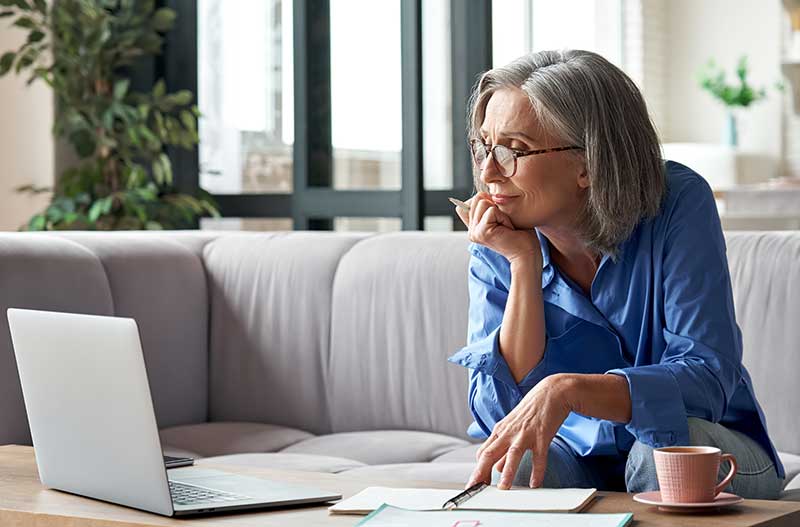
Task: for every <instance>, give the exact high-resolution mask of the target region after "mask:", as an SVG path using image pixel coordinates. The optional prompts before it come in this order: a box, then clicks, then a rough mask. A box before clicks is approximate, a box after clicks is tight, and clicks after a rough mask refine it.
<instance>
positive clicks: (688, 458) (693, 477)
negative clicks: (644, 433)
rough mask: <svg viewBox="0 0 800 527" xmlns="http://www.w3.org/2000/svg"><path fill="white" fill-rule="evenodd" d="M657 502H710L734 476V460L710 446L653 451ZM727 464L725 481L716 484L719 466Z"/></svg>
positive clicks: (731, 456) (675, 447) (678, 447)
mask: <svg viewBox="0 0 800 527" xmlns="http://www.w3.org/2000/svg"><path fill="white" fill-rule="evenodd" d="M653 457H654V458H655V462H656V475H657V476H658V486H659V487H660V488H661V501H663V502H667V503H710V502H712V501H714V498H715V497H717V495H718V494H719V493H720V492H722V489H724V488H725V487H727V486H728V483H730V482H731V480H732V479H733V477H734V476H735V475H736V468H737V467H736V458H735V457H733V455H731V454H723V453H722V452H721V451H720V449H719V448H714V447H710V446H674V447H665V448H656V449H654V450H653ZM722 461H728V462H730V464H731V470H730V472H729V473H728V475H727V476H725V479H723V480H722V481H721V482H720V483H717V478H718V476H717V474H718V473H719V465H720V463H721V462H722Z"/></svg>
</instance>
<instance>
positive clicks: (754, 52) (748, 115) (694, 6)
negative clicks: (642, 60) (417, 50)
mask: <svg viewBox="0 0 800 527" xmlns="http://www.w3.org/2000/svg"><path fill="white" fill-rule="evenodd" d="M665 4H666V9H667V11H666V17H667V42H666V49H667V53H666V57H667V63H666V67H667V71H666V75H665V79H666V88H667V89H666V93H667V101H666V106H667V112H666V119H665V120H664V122H663V123H662V130H661V132H662V135H663V139H664V141H665V142H701V143H719V142H720V141H721V138H722V134H723V130H724V126H725V110H724V107H723V105H722V104H721V103H719V102H717V101H716V100H715V99H714V98H713V97H711V95H710V94H708V93H707V92H705V91H702V90H701V89H700V87H699V85H698V83H697V80H696V77H697V75H696V73H697V70H698V69H699V68H700V67H701V66H702V65H704V64H705V63H706V62H707V61H708V59H709V58H714V60H715V61H716V62H717V63H718V64H720V65H722V66H723V67H724V68H725V69H726V71H728V72H730V73H729V74H728V78H729V79H730V80H733V78H734V77H733V71H734V67H735V65H736V62H737V60H738V58H739V56H740V55H742V54H746V55H747V56H748V59H749V64H750V74H749V76H748V80H749V81H750V82H751V83H752V84H753V85H755V86H757V87H760V86H767V88H768V98H767V99H766V100H764V101H761V102H759V103H756V104H754V105H753V106H751V107H750V108H749V109H748V110H746V111H744V112H743V116H742V117H741V119H740V121H741V124H740V126H739V139H740V146H741V148H742V149H744V150H753V151H757V152H762V153H765V154H769V155H771V156H775V157H776V158H777V157H779V156H780V155H781V112H782V106H783V105H782V95H781V94H780V93H778V92H776V91H775V90H774V89H772V87H773V86H774V84H775V82H776V81H778V80H780V79H781V72H780V62H781V30H782V27H783V25H782V24H783V22H784V18H783V17H784V13H783V8H782V7H781V2H780V1H779V0H767V1H763V0H699V1H698V0H668V1H666V2H665Z"/></svg>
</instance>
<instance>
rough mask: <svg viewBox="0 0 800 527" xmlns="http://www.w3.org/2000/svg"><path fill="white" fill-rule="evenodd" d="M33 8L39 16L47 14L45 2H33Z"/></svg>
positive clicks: (39, 0) (41, 0)
mask: <svg viewBox="0 0 800 527" xmlns="http://www.w3.org/2000/svg"><path fill="white" fill-rule="evenodd" d="M33 7H35V8H36V10H37V11H39V12H40V13H41V14H43V15H46V14H47V2H45V0H33Z"/></svg>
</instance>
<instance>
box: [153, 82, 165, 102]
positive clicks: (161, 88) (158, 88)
mask: <svg viewBox="0 0 800 527" xmlns="http://www.w3.org/2000/svg"><path fill="white" fill-rule="evenodd" d="M166 92H167V87H166V86H165V85H164V79H159V80H158V82H157V83H156V85H155V86H153V97H155V98H156V99H160V98H161V97H163V96H164V94H165V93H166Z"/></svg>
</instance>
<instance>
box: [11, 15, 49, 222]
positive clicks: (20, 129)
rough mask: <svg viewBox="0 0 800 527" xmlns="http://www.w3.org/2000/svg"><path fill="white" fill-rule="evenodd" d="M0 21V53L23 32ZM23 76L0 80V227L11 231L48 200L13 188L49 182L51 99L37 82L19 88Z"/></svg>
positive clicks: (16, 42) (19, 41) (18, 41)
mask: <svg viewBox="0 0 800 527" xmlns="http://www.w3.org/2000/svg"><path fill="white" fill-rule="evenodd" d="M7 26H8V19H7V18H6V19H2V20H0V54H2V53H5V52H6V51H9V50H12V49H16V48H17V47H19V46H20V45H21V44H22V42H24V35H25V33H24V32H22V31H17V30H12V29H8V27H7ZM26 79H27V76H26V75H24V74H23V75H22V76H19V77H18V76H16V75H15V74H13V72H12V73H10V74H8V75H6V76H5V77H3V78H0V230H6V231H7V230H17V229H18V228H19V227H20V225H22V224H24V223H26V222H27V221H28V219H29V218H30V217H31V216H32V215H33V214H34V213H36V212H38V211H40V210H42V209H43V208H44V207H45V206H46V205H47V203H48V200H49V198H48V197H47V196H46V195H39V196H37V197H32V196H28V195H20V194H18V193H16V192H14V188H15V187H18V186H20V185H24V184H27V183H35V184H37V185H40V186H51V185H52V184H53V172H54V169H53V159H54V146H53V145H54V142H53V138H52V135H51V128H52V125H53V99H52V95H51V92H50V89H49V88H48V87H47V86H46V85H45V84H44V83H42V82H41V81H38V82H35V83H33V84H32V85H31V86H25V81H26Z"/></svg>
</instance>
